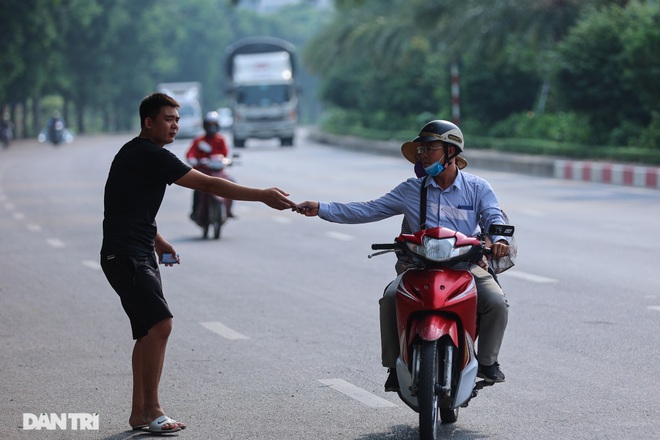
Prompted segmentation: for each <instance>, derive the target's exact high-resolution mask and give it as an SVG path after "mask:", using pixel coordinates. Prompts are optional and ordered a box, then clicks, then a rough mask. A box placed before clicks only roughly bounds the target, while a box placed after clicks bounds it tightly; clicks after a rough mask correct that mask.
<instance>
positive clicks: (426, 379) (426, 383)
mask: <svg viewBox="0 0 660 440" xmlns="http://www.w3.org/2000/svg"><path fill="white" fill-rule="evenodd" d="M418 377H419V391H418V393H417V401H418V403H419V438H420V440H436V438H437V437H436V436H437V427H438V393H437V392H436V389H437V386H438V385H439V384H438V382H439V379H438V378H439V374H438V346H437V341H421V345H420V362H419V375H418Z"/></svg>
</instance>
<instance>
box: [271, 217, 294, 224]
mask: <svg viewBox="0 0 660 440" xmlns="http://www.w3.org/2000/svg"><path fill="white" fill-rule="evenodd" d="M273 220H275V223H281V224H283V225H288V224H289V223H291V219H290V218H288V217H280V216H275V217H273Z"/></svg>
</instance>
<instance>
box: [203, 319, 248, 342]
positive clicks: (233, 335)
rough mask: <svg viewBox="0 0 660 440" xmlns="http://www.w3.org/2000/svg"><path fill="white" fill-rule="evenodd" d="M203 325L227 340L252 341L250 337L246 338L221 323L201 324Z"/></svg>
mask: <svg viewBox="0 0 660 440" xmlns="http://www.w3.org/2000/svg"><path fill="white" fill-rule="evenodd" d="M200 324H201V325H203V326H204V327H206V328H207V329H209V330H211V331H212V332H213V333H217V334H219V335H220V336H222V337H223V338H225V339H231V340H237V339H250V338H249V337H248V336H245V335H243V334H241V333H239V332H237V331H236V330H234V329H231V328H229V327H227V326H226V325H224V324H223V323H221V322H218V321H213V322H200Z"/></svg>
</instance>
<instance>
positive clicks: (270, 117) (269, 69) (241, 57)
mask: <svg viewBox="0 0 660 440" xmlns="http://www.w3.org/2000/svg"><path fill="white" fill-rule="evenodd" d="M225 63H226V66H225V67H226V71H227V79H228V82H229V84H228V86H227V89H226V90H227V94H228V96H229V102H230V107H231V109H232V112H233V118H234V121H233V125H232V130H231V131H232V135H233V139H234V146H235V147H239V148H240V147H244V146H245V141H246V140H247V139H249V138H257V139H270V138H279V140H280V144H281V145H282V146H291V145H293V140H294V136H295V131H296V125H297V121H298V96H297V94H298V90H297V86H296V83H295V67H296V66H295V64H296V62H295V47H294V46H293V45H292V44H291V43H289V42H288V41H284V40H281V39H278V38H273V37H251V38H244V39H241V40H238V41H236V42H234V43H233V44H231V45H230V46H229V47H227V50H226V56H225Z"/></svg>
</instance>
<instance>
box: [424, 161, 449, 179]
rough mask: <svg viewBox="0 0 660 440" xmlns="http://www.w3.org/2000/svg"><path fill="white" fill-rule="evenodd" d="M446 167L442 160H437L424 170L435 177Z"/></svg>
mask: <svg viewBox="0 0 660 440" xmlns="http://www.w3.org/2000/svg"><path fill="white" fill-rule="evenodd" d="M443 159H444V158H443ZM444 169H445V167H444V165H442V162H441V161H437V162H435V163H433V164H431V165H429V166H427V167H426V168H424V171H426V174H428V175H429V176H431V177H435V176H437V175H438V174H440V173H441V172H443V171H444Z"/></svg>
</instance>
